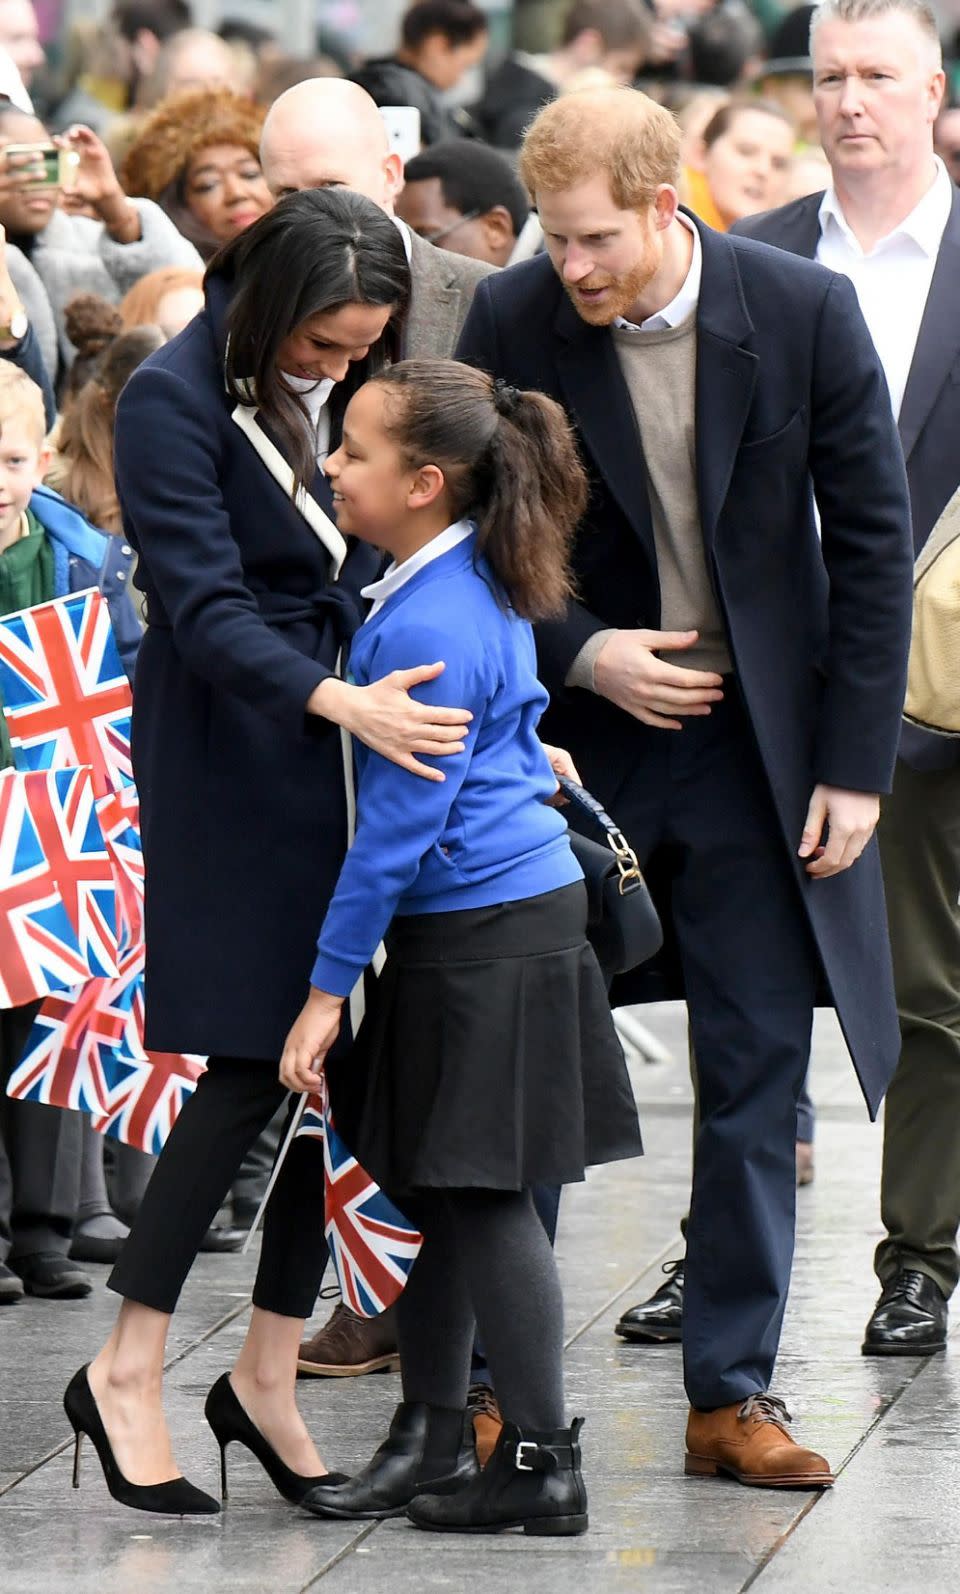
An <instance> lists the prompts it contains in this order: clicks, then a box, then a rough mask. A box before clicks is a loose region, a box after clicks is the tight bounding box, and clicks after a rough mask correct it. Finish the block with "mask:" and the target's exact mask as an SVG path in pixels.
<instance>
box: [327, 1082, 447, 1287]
mask: <svg viewBox="0 0 960 1594" xmlns="http://www.w3.org/2000/svg"><path fill="white" fill-rule="evenodd" d="M297 1133H298V1134H300V1135H312V1136H315V1137H317V1138H320V1139H322V1140H323V1194H324V1212H325V1231H326V1236H327V1244H328V1245H329V1247H330V1256H331V1259H332V1261H333V1266H334V1270H335V1272H336V1275H337V1283H338V1284H339V1286H340V1294H341V1295H342V1297H343V1299H344V1302H345V1303H346V1305H347V1306H349V1307H350V1309H351V1311H353V1312H356V1313H357V1314H358V1315H359V1316H360V1317H379V1315H380V1313H381V1312H385V1311H386V1309H387V1307H388V1306H392V1305H393V1303H394V1301H395V1300H396V1299H397V1297H398V1296H399V1295H400V1294H401V1292H402V1291H403V1288H404V1285H405V1284H406V1282H407V1279H408V1278H409V1276H410V1269H411V1268H412V1267H413V1264H414V1262H415V1261H416V1260H417V1257H418V1256H419V1254H420V1247H421V1246H422V1245H423V1235H422V1234H420V1233H419V1232H418V1230H417V1229H415V1228H414V1227H413V1225H412V1224H411V1223H409V1222H408V1221H407V1219H406V1218H405V1217H404V1215H403V1213H402V1212H400V1211H399V1210H398V1209H397V1208H396V1207H395V1206H394V1204H393V1202H392V1201H391V1200H390V1199H389V1198H388V1197H387V1196H385V1195H384V1193H383V1191H382V1190H381V1188H380V1186H379V1185H378V1184H377V1183H375V1181H374V1180H373V1179H371V1177H370V1175H369V1174H368V1173H367V1172H366V1171H365V1170H364V1169H363V1168H361V1166H360V1164H359V1162H358V1161H357V1159H356V1157H354V1156H353V1155H352V1153H351V1152H349V1151H348V1150H347V1148H346V1146H345V1145H344V1143H343V1141H342V1140H341V1138H340V1136H339V1135H338V1134H337V1132H336V1130H335V1129H334V1127H333V1120H332V1118H331V1115H330V1110H329V1106H328V1105H327V1103H326V1101H325V1099H324V1097H323V1096H322V1095H311V1096H308V1097H307V1105H306V1107H305V1108H304V1112H303V1117H302V1118H301V1120H300V1127H299V1129H298V1130H297Z"/></svg>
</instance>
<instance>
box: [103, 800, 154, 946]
mask: <svg viewBox="0 0 960 1594" xmlns="http://www.w3.org/2000/svg"><path fill="white" fill-rule="evenodd" d="M97 817H98V818H99V820H100V828H101V830H102V832H103V840H104V845H105V846H106V849H107V856H108V857H109V859H110V862H111V864H112V866H113V880H114V885H115V886H116V892H117V956H118V959H122V958H124V957H125V956H126V954H127V953H128V952H130V951H132V949H133V948H134V947H136V946H139V945H140V944H141V943H142V941H143V892H144V866H143V848H142V846H141V844H140V800H139V798H138V796H137V788H136V786H122V787H117V788H116V789H115V790H114V791H112V792H108V794H107V795H106V797H100V798H98V799H97Z"/></svg>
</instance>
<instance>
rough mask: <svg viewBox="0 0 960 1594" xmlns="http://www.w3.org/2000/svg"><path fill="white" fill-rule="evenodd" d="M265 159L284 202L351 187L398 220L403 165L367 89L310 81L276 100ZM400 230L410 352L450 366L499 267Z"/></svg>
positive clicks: (264, 141)
mask: <svg viewBox="0 0 960 1594" xmlns="http://www.w3.org/2000/svg"><path fill="white" fill-rule="evenodd" d="M260 159H261V162H262V164H263V170H264V175H265V176H266V179H267V182H268V183H269V185H270V188H271V190H272V192H273V193H274V195H275V196H276V197H277V198H278V199H280V198H282V197H283V195H284V194H289V193H294V192H295V191H297V190H298V189H301V188H329V187H343V188H353V189H355V190H356V191H357V193H360V194H366V196H367V198H368V199H372V200H373V201H374V203H375V204H377V205H380V206H381V207H382V208H383V209H384V210H385V211H387V212H388V213H389V214H390V215H391V216H392V215H393V213H394V201H395V200H396V198H397V195H398V194H399V192H400V190H401V188H402V187H403V161H402V160H401V158H400V156H399V155H398V154H397V153H396V152H395V151H393V150H391V148H390V142H389V139H388V137H387V132H386V127H385V125H384V122H383V118H382V116H381V115H380V112H379V110H378V109H377V107H376V105H375V104H374V102H373V100H372V99H371V98H370V96H369V94H367V92H366V90H365V89H362V88H360V87H359V86H358V85H357V84H356V83H347V82H345V81H343V80H341V79H340V78H309V79H307V81H306V82H304V83H297V84H295V85H294V87H293V88H292V89H288V90H287V92H286V93H285V94H281V95H280V98H279V99H278V100H275V101H274V104H273V106H272V107H271V110H270V112H269V115H268V116H267V120H266V122H265V124H264V128H263V137H262V139H261V144H260ZM397 226H398V227H399V228H400V231H401V233H402V235H403V240H404V243H405V245H406V249H407V258H408V260H409V261H410V272H411V276H412V278H413V292H412V295H411V299H410V312H409V315H408V318H407V328H406V334H405V337H404V353H405V354H407V355H409V356H412V357H415V358H417V359H448V358H449V357H450V356H451V355H452V354H453V351H454V348H455V347H456V343H457V338H458V337H459V335H460V329H461V327H462V326H463V323H464V321H465V320H466V317H467V311H468V310H469V308H470V303H471V300H472V299H473V292H474V289H475V288H476V286H477V283H478V282H479V281H480V280H481V278H482V277H485V276H487V275H488V274H489V272H490V271H492V270H494V269H495V268H494V267H493V266H489V265H487V264H486V262H484V261H480V260H471V259H468V258H467V256H465V255H454V254H451V253H450V252H449V251H448V250H445V249H438V248H437V247H436V246H435V245H434V244H431V243H427V241H426V239H424V238H418V237H417V234H416V233H414V232H412V231H411V230H410V228H409V227H407V226H406V225H405V224H404V223H403V222H402V221H400V220H399V219H397Z"/></svg>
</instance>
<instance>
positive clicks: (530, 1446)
mask: <svg viewBox="0 0 960 1594" xmlns="http://www.w3.org/2000/svg"><path fill="white" fill-rule="evenodd" d="M525 1451H529V1452H530V1453H531V1454H532V1455H534V1456H537V1455H539V1453H540V1446H539V1445H538V1444H534V1442H533V1440H532V1439H520V1440H518V1442H517V1448H516V1451H515V1454H514V1458H513V1464H514V1466H515V1467H516V1469H517V1471H518V1472H537V1471H538V1470H539V1469H538V1468H537V1467H534V1466H531V1465H530V1463H529V1462H528V1461H525V1460H524V1452H525Z"/></svg>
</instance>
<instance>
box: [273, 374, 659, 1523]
mask: <svg viewBox="0 0 960 1594" xmlns="http://www.w3.org/2000/svg"><path fill="white" fill-rule="evenodd" d="M326 469H327V472H328V474H329V476H330V478H331V480H332V482H333V489H334V503H335V507H336V514H337V521H338V524H339V527H340V529H341V531H343V532H344V533H346V534H349V535H352V536H355V537H358V538H360V539H362V540H363V541H367V542H372V543H375V544H376V545H377V546H379V547H381V548H384V549H386V550H387V551H388V552H389V553H391V554H392V555H393V560H394V562H393V564H392V565H391V566H390V568H389V569H388V571H387V573H386V574H385V575H384V576H383V578H382V579H381V580H379V581H378V582H376V583H375V584H374V585H373V586H370V587H367V588H366V589H365V596H367V597H369V598H372V599H373V600H374V602H373V607H372V609H371V611H370V614H369V616H368V618H367V621H366V623H365V624H364V625H363V627H362V628H361V630H360V632H359V633H358V634H357V636H356V637H355V639H354V642H353V646H352V650H351V653H350V662H349V672H350V678H351V679H352V680H354V681H356V682H357V683H358V684H362V683H364V682H366V681H368V680H371V679H373V678H374V677H375V676H380V675H383V674H385V673H386V672H388V671H391V670H397V669H403V668H404V667H405V666H407V665H409V664H410V663H411V662H412V661H413V660H415V659H423V658H425V657H432V658H436V659H438V660H442V661H443V663H444V666H445V667H444V670H443V673H442V674H441V675H440V676H439V678H438V679H436V680H435V681H433V682H432V683H431V684H430V686H429V687H428V688H426V690H425V693H424V696H425V699H426V700H427V701H429V702H432V703H437V704H457V705H458V706H460V707H463V708H467V709H469V710H470V711H471V712H472V714H473V721H472V724H471V726H470V730H469V737H468V741H467V746H466V749H465V751H464V752H462V753H460V754H459V755H457V756H455V757H450V758H447V759H446V760H444V762H443V774H444V776H445V778H444V780H443V781H442V783H437V784H435V785H431V786H429V787H428V785H427V783H426V782H425V781H417V780H416V779H415V778H414V777H412V776H409V775H407V774H406V773H405V772H404V771H402V770H400V769H399V768H397V767H395V766H392V765H390V764H389V763H388V762H387V761H386V760H385V759H383V758H381V757H380V756H379V755H377V754H375V753H371V752H369V751H368V750H367V749H365V748H362V747H358V748H357V752H356V766H357V830H356V839H355V841H354V844H353V847H352V848H351V850H350V852H349V853H348V855H347V859H346V862H345V863H344V865H343V868H342V870H341V873H340V877H339V881H338V883H337V886H336V889H335V892H334V896H333V898H332V900H331V903H330V906H329V909H328V911H327V914H326V917H325V919H324V922H323V927H322V930H321V933H320V941H319V956H318V958H317V961H316V964H315V966H314V969H313V974H312V981H311V991H310V995H309V997H308V999H307V1003H306V1006H305V1007H304V1009H303V1012H302V1013H301V1015H300V1017H299V1019H298V1020H297V1022H296V1024H295V1025H294V1027H293V1029H292V1030H291V1032H290V1035H289V1038H288V1040H287V1044H286V1047H285V1050H284V1054H283V1059H282V1063H281V1078H282V1079H283V1081H284V1083H285V1084H287V1085H289V1086H290V1087H291V1088H293V1089H296V1090H310V1089H314V1088H315V1087H316V1072H315V1070H316V1069H317V1068H318V1067H319V1066H320V1065H321V1064H322V1062H323V1060H324V1058H325V1057H326V1055H327V1052H328V1049H329V1048H330V1046H331V1045H332V1043H333V1040H334V1038H335V1036H336V1035H337V1033H338V1030H339V1027H340V1016H341V1009H342V1005H343V1002H344V999H345V998H346V997H347V996H348V995H349V993H350V991H351V990H352V988H353V986H354V985H355V984H356V982H357V981H358V980H359V979H360V978H361V976H362V974H363V971H364V969H365V968H366V967H367V965H368V964H369V963H370V961H371V958H372V956H373V954H374V951H375V949H376V947H377V944H378V942H379V941H380V939H381V938H382V937H383V936H384V935H385V936H386V947H387V964H386V967H385V969H384V972H383V974H382V976H381V978H380V980H379V981H378V982H377V988H376V991H375V994H374V997H373V1000H372V1003H371V1006H370V1010H369V1012H368V1016H367V1019H366V1020H365V1023H364V1025H363V1027H362V1029H361V1032H360V1035H359V1038H358V1041H357V1045H356V1047H355V1048H354V1051H353V1054H352V1056H350V1057H348V1058H347V1059H346V1061H345V1062H344V1064H342V1065H340V1064H337V1065H336V1066H334V1064H333V1063H332V1061H331V1065H330V1068H329V1076H330V1077H329V1083H330V1089H331V1098H332V1102H333V1107H334V1113H335V1117H336V1120H337V1123H338V1127H339V1128H340V1130H341V1132H342V1133H343V1135H344V1138H345V1139H346V1141H347V1144H348V1145H349V1146H350V1148H351V1150H352V1151H353V1152H354V1153H355V1155H356V1156H357V1157H358V1158H359V1160H360V1161H361V1162H362V1163H363V1164H364V1165H365V1166H366V1167H368V1168H369V1169H370V1171H371V1172H372V1173H373V1174H374V1176H375V1177H376V1178H378V1179H379V1181H380V1183H381V1184H382V1185H383V1186H384V1188H385V1189H387V1190H388V1191H389V1192H390V1193H391V1194H392V1195H394V1196H395V1197H396V1198H398V1199H399V1200H400V1201H401V1204H402V1205H403V1206H404V1207H405V1210H406V1211H407V1213H408V1215H409V1216H410V1217H411V1218H412V1219H413V1220H415V1221H416V1222H417V1223H418V1225H419V1226H420V1227H421V1228H422V1230H423V1233H424V1236H425V1243H424V1247H423V1250H422V1252H421V1254H420V1257H419V1258H418V1260H417V1263H416V1265H415V1267H414V1269H413V1272H412V1275H411V1278H410V1282H409V1284H408V1285H407V1288H406V1290H405V1291H404V1293H403V1295H402V1297H401V1300H400V1304H399V1311H398V1331H399V1340H400V1357H401V1365H402V1370H403V1395H404V1400H403V1403H402V1405H401V1406H400V1407H399V1408H398V1410H397V1413H396V1415H395V1417H394V1420H393V1423H392V1425H391V1429H390V1434H389V1437H388V1439H387V1441H386V1442H385V1444H384V1445H382V1446H381V1448H380V1449H379V1450H378V1451H377V1453H376V1455H375V1456H374V1458H373V1460H372V1461H371V1462H370V1463H369V1465H368V1466H367V1467H366V1468H365V1469H364V1470H363V1471H362V1472H360V1473H359V1474H358V1475H357V1476H356V1477H354V1478H351V1479H349V1480H348V1481H347V1482H346V1483H344V1484H340V1485H321V1486H319V1487H317V1488H315V1489H313V1490H311V1491H310V1492H309V1493H308V1494H307V1496H306V1498H305V1500H304V1501H303V1502H302V1503H304V1504H306V1506H307V1508H308V1509H309V1510H311V1511H313V1512H315V1513H316V1514H318V1515H321V1516H333V1517H341V1518H354V1517H383V1516H394V1515H398V1514H400V1513H401V1512H402V1511H403V1510H404V1509H405V1508H406V1507H408V1506H409V1507H410V1510H409V1515H410V1517H411V1519H412V1520H413V1521H414V1522H416V1523H417V1525H418V1526H421V1527H430V1528H439V1529H452V1530H459V1531H468V1530H470V1531H482V1530H489V1531H495V1530H498V1529H500V1528H504V1527H519V1526H522V1527H523V1528H524V1529H525V1531H526V1532H528V1533H580V1532H582V1531H583V1530H584V1529H585V1528H586V1526H587V1512H586V1496H585V1493H584V1488H583V1482H582V1479H581V1476H580V1470H579V1459H580V1452H579V1446H578V1444H577V1434H578V1432H579V1427H580V1424H579V1422H575V1423H574V1424H573V1427H572V1428H566V1427H565V1426H564V1407H563V1378H562V1352H563V1335H562V1302H561V1295H560V1285H559V1280H558V1277H557V1269H556V1263H555V1260H554V1255H553V1252H552V1250H551V1247H550V1245H549V1243H548V1241H547V1237H546V1235H545V1233H544V1231H543V1228H542V1227H541V1225H540V1222H539V1220H538V1218H537V1216H536V1213H535V1211H534V1207H533V1204H532V1201H531V1197H530V1186H531V1184H532V1183H536V1182H539V1183H544V1184H553V1185H560V1184H567V1183H570V1182H571V1181H574V1180H579V1179H582V1178H583V1174H584V1166H585V1164H587V1163H589V1162H601V1161H610V1160H613V1159H615V1158H618V1157H629V1156H633V1155H636V1154H637V1153H638V1152H639V1150H640V1140H639V1131H638V1126H637V1118H636V1110H635V1107H634V1103H633V1097H632V1094H631V1091H630V1086H629V1081H628V1079H627V1074H626V1068H625V1065H624V1061H623V1055H622V1052H621V1050H620V1046H619V1043H618V1041H617V1039H616V1035H615V1032H614V1029H613V1026H612V1023H611V1019H610V1014H609V1011H608V1007H607V1002H606V997H605V992H604V985H603V980H602V978H601V975H600V971H599V968H598V966H597V963H596V960H595V958H594V955H593V952H592V951H591V949H590V947H589V946H588V944H587V942H586V940H585V934H584V931H585V923H586V897H585V891H584V887H583V883H582V876H581V872H580V869H579V867H578V865H577V863H576V861H575V860H574V857H573V854H572V852H571V850H570V846H569V843H568V840H567V834H566V825H565V824H564V821H563V819H562V818H561V816H560V815H559V814H558V813H557V812H556V811H555V809H554V808H552V807H551V806H549V804H550V800H551V798H552V797H553V796H554V794H555V792H556V780H555V779H554V777H553V775H552V773H551V769H550V765H549V762H548V759H547V756H546V754H545V752H544V749H543V747H542V745H541V744H540V742H539V741H538V739H537V733H536V727H537V722H538V720H539V718H540V715H541V713H542V712H543V709H544V707H545V705H546V701H547V698H546V693H545V692H544V690H543V688H542V687H541V686H540V684H539V683H538V681H537V677H536V659H535V653H534V643H533V636H532V632H531V628H530V624H529V622H530V621H531V620H534V619H539V618H541V617H546V616H549V615H553V614H556V613H557V612H558V611H559V610H560V609H561V608H562V606H563V604H564V602H565V600H566V598H567V596H568V594H569V592H570V577H569V574H568V567H567V548H568V544H569V541H570V538H571V536H572V533H573V528H574V526H575V524H576V522H577V519H578V517H579V515H580V513H581V512H582V509H583V505H584V499H585V480H584V475H583V471H582V469H581V467H580V464H579V461H578V459H577V456H576V451H575V447H574V443H573V440H572V436H571V433H570V430H569V428H568V426H567V423H566V420H565V418H564V416H563V414H562V411H561V410H560V408H559V406H558V405H556V404H555V403H554V402H553V401H552V400H550V399H547V398H545V397H543V396H542V395H541V394H538V393H532V392H531V393H521V392H518V391H517V390H516V389H513V388H509V387H504V386H502V385H501V384H497V383H491V381H490V379H489V378H488V377H487V376H485V375H483V374H482V373H480V372H478V371H474V370H471V369H469V368H468V367H466V366H463V365H458V364H455V363H453V362H446V361H445V362H439V361H408V362H405V363H404V364H401V365H397V366H394V367H392V368H390V369H388V370H386V371H383V372H381V373H380V374H379V375H378V376H377V377H376V378H375V379H374V380H373V381H371V382H368V383H367V385H366V386H365V387H363V388H362V389H361V390H360V391H359V392H358V393H357V394H356V395H355V396H354V398H353V399H352V400H351V402H350V405H349V408H348V410H347V413H346V417H345V422H344V431H343V442H342V445H341V447H340V448H339V449H338V450H337V451H336V453H335V454H333V455H331V457H330V459H329V460H328V461H327V466H326ZM475 1323H476V1325H477V1326H478V1327H479V1330H480V1334H481V1337H482V1339H483V1343H484V1347H485V1349H486V1352H487V1355H488V1359H489V1362H490V1367H491V1370H492V1374H493V1380H494V1385H495V1388H496V1391H497V1395H498V1398H499V1401H500V1406H501V1409H502V1411H503V1413H504V1418H505V1422H504V1428H503V1432H502V1435H501V1438H500V1441H499V1443H498V1446H497V1449H496V1451H495V1452H494V1455H493V1458H492V1459H491V1461H490V1463H489V1464H488V1466H487V1467H486V1469H485V1470H484V1471H483V1472H482V1473H479V1472H478V1471H477V1468H476V1462H475V1458H474V1457H473V1455H472V1448H471V1447H470V1446H468V1445H465V1444H464V1437H463V1436H464V1432H465V1429H464V1406H465V1401H466V1394H467V1385H468V1379H469V1368H470V1352H471V1347H472V1344H473V1337H474V1327H475ZM418 1496H419V1498H415V1497H418ZM411 1502H413V1504H411Z"/></svg>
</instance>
